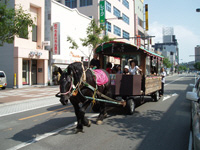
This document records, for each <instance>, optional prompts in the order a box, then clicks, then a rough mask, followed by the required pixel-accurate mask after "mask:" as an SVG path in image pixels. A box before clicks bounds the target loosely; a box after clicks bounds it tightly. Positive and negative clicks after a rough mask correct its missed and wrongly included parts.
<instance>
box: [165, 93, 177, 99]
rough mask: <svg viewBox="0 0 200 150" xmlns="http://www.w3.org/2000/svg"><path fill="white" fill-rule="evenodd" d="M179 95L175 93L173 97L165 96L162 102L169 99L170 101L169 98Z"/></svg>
mask: <svg viewBox="0 0 200 150" xmlns="http://www.w3.org/2000/svg"><path fill="white" fill-rule="evenodd" d="M177 95H178V94H177V93H174V94H172V95H166V96H164V98H163V100H162V101H165V100H167V99H169V98H171V97H173V96H177Z"/></svg>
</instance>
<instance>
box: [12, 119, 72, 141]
mask: <svg viewBox="0 0 200 150" xmlns="http://www.w3.org/2000/svg"><path fill="white" fill-rule="evenodd" d="M74 121H76V118H75V117H63V118H56V119H50V120H48V121H46V122H43V123H41V124H37V125H35V126H33V127H31V128H29V129H23V130H22V131H21V132H18V133H17V134H15V135H14V136H13V137H12V138H11V139H12V140H15V141H21V142H30V141H32V140H34V139H35V138H36V137H38V136H40V135H43V134H45V133H49V132H52V131H54V130H57V129H59V128H62V127H64V126H66V125H68V124H70V123H72V122H74Z"/></svg>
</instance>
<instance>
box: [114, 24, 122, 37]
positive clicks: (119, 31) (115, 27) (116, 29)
mask: <svg viewBox="0 0 200 150" xmlns="http://www.w3.org/2000/svg"><path fill="white" fill-rule="evenodd" d="M114 34H116V35H118V36H121V29H120V28H119V27H117V26H115V25H114Z"/></svg>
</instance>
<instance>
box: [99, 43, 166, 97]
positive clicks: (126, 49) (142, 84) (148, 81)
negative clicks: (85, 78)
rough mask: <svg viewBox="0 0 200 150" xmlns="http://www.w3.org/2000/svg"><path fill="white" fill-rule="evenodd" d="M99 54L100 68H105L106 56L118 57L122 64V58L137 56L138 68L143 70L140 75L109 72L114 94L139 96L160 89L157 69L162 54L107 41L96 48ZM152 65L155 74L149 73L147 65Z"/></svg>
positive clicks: (160, 64)
mask: <svg viewBox="0 0 200 150" xmlns="http://www.w3.org/2000/svg"><path fill="white" fill-rule="evenodd" d="M96 53H98V54H99V60H100V64H101V68H103V69H105V66H106V64H105V63H106V60H105V59H107V58H106V57H109V56H112V57H118V58H120V64H121V65H122V67H124V66H123V64H122V63H123V59H124V58H126V57H130V58H131V56H137V57H138V58H139V64H140V68H141V69H142V70H143V71H142V74H141V75H123V74H110V76H111V90H112V94H113V95H115V96H118V95H119V96H139V95H151V94H152V93H155V92H156V91H159V90H160V89H161V76H160V74H159V73H160V72H159V69H160V68H161V66H162V59H163V56H160V55H158V54H156V53H154V52H151V51H149V50H146V49H143V48H139V49H138V48H137V47H136V46H135V45H131V44H128V43H124V42H115V41H112V42H108V43H104V44H103V45H100V46H98V47H97V49H96ZM153 62H154V63H155V65H154V68H155V69H154V71H155V74H153V75H151V74H149V72H150V69H149V67H151V66H152V63H153Z"/></svg>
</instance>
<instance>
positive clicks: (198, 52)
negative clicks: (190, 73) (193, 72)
mask: <svg viewBox="0 0 200 150" xmlns="http://www.w3.org/2000/svg"><path fill="white" fill-rule="evenodd" d="M195 62H200V45H197V46H196V47H195Z"/></svg>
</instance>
